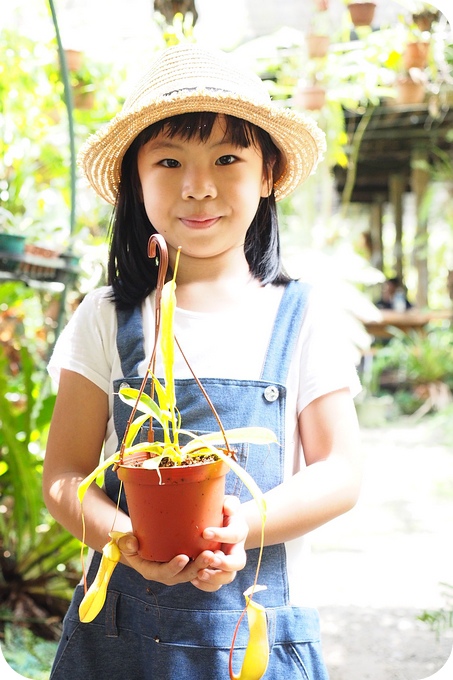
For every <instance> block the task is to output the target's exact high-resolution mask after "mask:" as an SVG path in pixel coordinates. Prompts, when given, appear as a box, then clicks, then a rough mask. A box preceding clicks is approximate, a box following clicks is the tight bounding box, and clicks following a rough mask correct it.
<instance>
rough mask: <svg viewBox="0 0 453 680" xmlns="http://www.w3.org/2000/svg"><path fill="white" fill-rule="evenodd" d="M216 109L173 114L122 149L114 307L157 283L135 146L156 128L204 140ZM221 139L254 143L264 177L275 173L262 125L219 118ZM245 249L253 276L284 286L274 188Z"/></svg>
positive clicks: (113, 242)
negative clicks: (222, 122) (223, 125)
mask: <svg viewBox="0 0 453 680" xmlns="http://www.w3.org/2000/svg"><path fill="white" fill-rule="evenodd" d="M217 115H218V114H216V113H211V112H198V113H186V114H181V115H179V116H172V117H171V118H166V119H164V120H161V121H158V122H157V123H154V124H153V125H150V126H149V127H147V128H145V129H144V130H143V131H142V132H141V133H140V134H139V135H138V136H137V137H136V138H135V139H134V141H133V142H132V144H131V146H130V147H129V148H128V150H127V151H126V153H125V155H124V158H123V162H122V165H121V180H120V186H119V190H118V197H117V201H116V205H115V209H114V212H113V216H112V221H111V224H110V251H109V261H108V282H109V284H110V285H111V286H112V298H113V300H114V302H115V304H116V306H117V308H119V309H128V308H131V307H134V306H136V305H138V304H140V303H141V302H142V301H143V300H144V299H145V298H146V297H147V296H148V295H149V294H150V293H151V292H152V291H153V290H154V289H155V288H156V285H157V272H158V264H157V261H156V260H155V259H150V258H148V240H149V237H150V236H151V234H155V233H156V230H155V229H154V227H153V225H152V224H151V222H150V221H149V219H148V216H147V214H146V212H145V207H144V205H143V202H142V198H141V186H140V179H139V175H138V168H137V154H138V152H139V149H140V148H141V147H142V146H143V145H144V144H146V143H147V142H148V141H149V140H150V139H153V138H155V137H156V136H157V135H158V134H159V133H160V132H161V131H164V132H165V134H166V135H168V137H170V138H171V137H175V136H180V137H182V138H183V139H192V138H194V137H198V138H199V139H200V141H205V140H207V139H208V138H209V136H210V134H211V131H212V127H213V125H214V122H215V120H216V118H217ZM224 119H225V123H226V132H225V137H226V138H228V139H229V140H230V141H231V142H232V143H233V144H235V145H237V146H239V147H243V148H247V147H249V146H251V145H252V144H254V145H255V146H257V148H259V149H260V150H261V152H262V155H263V159H264V172H265V173H267V176H268V177H269V179H271V178H272V173H273V172H274V176H276V175H275V173H277V176H278V169H279V165H280V164H281V160H282V156H281V153H280V151H279V150H278V148H277V147H276V145H275V144H274V142H273V141H272V139H271V137H270V135H269V134H268V133H267V132H265V131H264V130H262V129H261V128H259V127H257V126H256V125H253V124H252V123H249V122H248V121H244V120H242V119H240V118H235V117H234V116H227V115H225V116H224ZM244 253H245V257H246V259H247V262H248V264H249V267H250V272H251V273H252V275H253V276H254V277H255V278H257V279H259V280H260V281H261V282H262V283H263V284H266V283H274V284H284V283H287V282H288V281H289V280H290V278H289V277H288V276H287V274H286V273H285V272H284V270H283V266H282V263H281V254H280V238H279V230H278V219H277V206H276V202H275V197H274V192H273V190H272V192H271V194H270V196H269V197H266V198H261V199H260V202H259V205H258V209H257V211H256V214H255V217H254V218H253V220H252V222H251V224H250V226H249V228H248V230H247V233H246V236H245V241H244Z"/></svg>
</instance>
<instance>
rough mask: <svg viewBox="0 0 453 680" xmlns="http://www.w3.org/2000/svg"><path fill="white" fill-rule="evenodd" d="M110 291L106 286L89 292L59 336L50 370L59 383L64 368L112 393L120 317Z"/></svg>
mask: <svg viewBox="0 0 453 680" xmlns="http://www.w3.org/2000/svg"><path fill="white" fill-rule="evenodd" d="M108 291H109V289H108V288H106V287H104V288H99V289H97V290H95V291H92V292H91V293H89V294H88V295H87V296H86V297H85V298H84V300H83V301H82V303H81V304H80V305H79V307H78V308H77V309H76V311H75V312H74V314H73V316H72V317H71V319H70V320H69V322H68V324H67V325H66V327H65V328H64V330H63V332H62V333H61V335H60V336H59V338H58V340H57V342H56V344H55V348H54V351H53V353H52V356H51V359H50V361H49V364H48V367H47V369H48V371H49V374H50V375H51V377H52V379H53V380H54V381H55V382H56V383H58V382H59V379H60V372H61V369H67V370H70V371H74V372H75V373H79V374H80V375H83V376H84V377H85V378H87V379H88V380H91V382H93V383H94V384H95V385H97V386H98V387H99V388H100V389H101V390H103V391H104V392H106V393H107V394H108V393H109V390H110V380H111V372H112V361H113V352H114V343H115V338H116V314H115V307H114V304H113V303H112V302H111V301H110V300H109V298H108V294H107V293H108Z"/></svg>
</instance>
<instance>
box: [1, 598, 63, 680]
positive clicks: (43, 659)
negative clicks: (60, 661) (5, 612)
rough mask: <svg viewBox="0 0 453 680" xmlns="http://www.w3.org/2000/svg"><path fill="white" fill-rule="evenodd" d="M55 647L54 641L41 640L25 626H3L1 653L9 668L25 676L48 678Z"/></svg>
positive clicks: (39, 678) (37, 678)
mask: <svg viewBox="0 0 453 680" xmlns="http://www.w3.org/2000/svg"><path fill="white" fill-rule="evenodd" d="M0 617H1V610H0ZM56 647H57V643H56V642H51V641H49V640H43V639H42V638H40V637H37V636H36V635H34V634H33V633H32V631H30V630H28V629H27V628H23V627H19V626H12V625H11V624H7V625H6V626H5V630H4V639H3V641H2V652H3V655H4V657H5V659H6V661H7V662H8V664H9V665H10V666H11V668H12V669H13V670H15V671H16V672H17V673H20V674H21V675H23V676H25V677H26V678H32V679H33V680H48V678H49V672H50V671H49V669H50V667H51V666H52V661H53V658H54V656H55V652H56Z"/></svg>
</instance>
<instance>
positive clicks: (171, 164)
mask: <svg viewBox="0 0 453 680" xmlns="http://www.w3.org/2000/svg"><path fill="white" fill-rule="evenodd" d="M159 165H163V166H164V168H179V166H180V165H181V164H180V162H179V161H175V159H174V158H164V160H163V161H160V163H159Z"/></svg>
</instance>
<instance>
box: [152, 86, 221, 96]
mask: <svg viewBox="0 0 453 680" xmlns="http://www.w3.org/2000/svg"><path fill="white" fill-rule="evenodd" d="M197 91H200V88H198V87H183V88H182V89H180V90H171V91H170V92H164V94H163V95H162V97H171V96H172V95H173V94H180V93H181V92H197ZM202 91H203V92H213V93H216V92H224V93H225V94H233V92H231V90H223V89H222V88H220V87H204V88H203V90H202Z"/></svg>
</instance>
